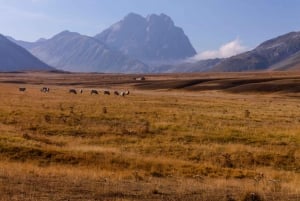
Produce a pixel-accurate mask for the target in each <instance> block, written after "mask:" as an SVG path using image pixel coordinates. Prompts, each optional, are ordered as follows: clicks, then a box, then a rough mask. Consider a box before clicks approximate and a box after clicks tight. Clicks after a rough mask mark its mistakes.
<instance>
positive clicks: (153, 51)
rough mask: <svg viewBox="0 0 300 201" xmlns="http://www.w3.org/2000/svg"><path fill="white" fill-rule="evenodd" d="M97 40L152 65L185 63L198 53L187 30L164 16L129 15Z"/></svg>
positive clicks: (99, 35) (101, 34)
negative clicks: (182, 61)
mask: <svg viewBox="0 0 300 201" xmlns="http://www.w3.org/2000/svg"><path fill="white" fill-rule="evenodd" d="M95 38H96V39H98V40H99V41H102V42H103V43H105V44H107V45H108V46H109V47H111V48H114V49H116V50H119V51H121V52H123V53H124V54H126V55H128V56H130V57H132V58H136V59H138V60H141V61H143V62H145V63H147V64H150V65H153V64H155V65H156V64H162V63H168V62H174V61H179V60H184V59H186V58H188V57H192V56H194V55H195V54H196V51H195V49H194V48H193V46H192V45H191V43H190V41H189V39H188V37H187V36H186V35H185V33H184V31H183V30H182V29H181V28H179V27H176V26H175V25H174V22H173V21H172V19H171V18H170V17H168V16H167V15H165V14H161V15H155V14H153V15H149V16H148V17H146V18H144V17H142V16H140V15H138V14H134V13H130V14H128V15H127V16H126V17H125V18H124V19H123V20H121V21H119V22H117V23H115V24H114V25H112V26H111V27H109V28H108V29H106V30H104V31H103V32H102V33H100V34H98V35H96V36H95Z"/></svg>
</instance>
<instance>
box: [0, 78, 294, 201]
mask: <svg viewBox="0 0 300 201" xmlns="http://www.w3.org/2000/svg"><path fill="white" fill-rule="evenodd" d="M135 76H136V75H106V74H54V73H53V74H51V73H49V74H40V73H20V74H1V75H0V83H1V84H0V193H1V197H0V200H1V201H6V200H124V201H125V200H207V201H208V200H211V201H217V200H218V201H219V200H221V201H222V200H224V201H246V200H247V201H248V200H249V201H250V200H257V201H259V200H277V201H278V200H282V201H288V200H291V201H299V200H300V90H299V88H300V87H299V86H300V84H299V83H300V82H299V80H300V74H299V75H297V73H293V74H283V73H257V74H256V73H254V74H251V73H249V74H219V75H218V74H217V75H210V74H193V75H189V74H185V75H147V76H146V81H134V80H133V77H135ZM42 86H47V87H50V93H41V92H40V88H41V87H42ZM19 87H26V89H27V90H26V91H25V92H19V91H18V88H19ZM70 88H76V89H83V90H84V93H83V94H77V95H74V94H69V93H68V90H69V89H70ZM90 89H97V90H99V91H103V90H110V91H111V92H113V91H114V90H127V89H129V90H130V92H131V93H130V95H128V96H125V97H120V96H115V95H113V94H112V95H110V96H108V95H106V96H105V95H103V93H100V95H90V93H89V90H90ZM298 90H299V91H298Z"/></svg>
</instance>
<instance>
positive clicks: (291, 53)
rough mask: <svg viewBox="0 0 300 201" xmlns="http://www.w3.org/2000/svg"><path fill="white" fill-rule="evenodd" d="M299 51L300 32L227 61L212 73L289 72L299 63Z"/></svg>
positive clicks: (281, 37) (269, 41)
mask: <svg viewBox="0 0 300 201" xmlns="http://www.w3.org/2000/svg"><path fill="white" fill-rule="evenodd" d="M299 51H300V32H291V33H288V34H285V35H282V36H279V37H277V38H274V39H271V40H268V41H266V42H264V43H262V44H261V45H259V46H258V47H257V48H255V49H254V50H252V51H248V52H246V53H242V54H239V55H236V56H233V57H231V58H228V59H225V60H224V61H223V62H221V63H219V64H217V65H216V66H215V67H214V68H213V69H212V71H220V72H239V71H256V70H275V69H277V70H289V69H290V68H292V67H293V66H295V65H296V64H297V63H298V61H299ZM295 54H296V56H295ZM297 55H298V56H297ZM297 58H298V59H297ZM284 60H286V61H284ZM279 63H281V64H280V65H279ZM276 64H277V65H278V66H276Z"/></svg>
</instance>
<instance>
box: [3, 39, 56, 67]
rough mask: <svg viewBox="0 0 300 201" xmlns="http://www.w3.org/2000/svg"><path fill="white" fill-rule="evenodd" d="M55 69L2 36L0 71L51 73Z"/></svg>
mask: <svg viewBox="0 0 300 201" xmlns="http://www.w3.org/2000/svg"><path fill="white" fill-rule="evenodd" d="M51 70H55V69H54V68H52V67H50V66H48V65H47V64H45V63H43V62H42V61H40V60H39V59H38V58H36V57H34V56H33V55H31V54H30V53H29V52H28V51H27V50H25V49H24V48H23V47H21V46H19V45H17V44H15V43H13V42H11V41H10V40H8V39H7V38H6V37H5V36H3V35H1V34H0V71H2V72H4V71H51Z"/></svg>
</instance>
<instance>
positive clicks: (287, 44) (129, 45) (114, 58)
mask: <svg viewBox="0 0 300 201" xmlns="http://www.w3.org/2000/svg"><path fill="white" fill-rule="evenodd" d="M7 38H8V39H9V40H10V41H12V42H14V43H16V44H18V45H19V46H22V47H23V48H25V49H27V50H28V51H29V52H30V53H31V54H32V55H34V56H35V57H37V58H39V59H37V58H35V57H34V56H32V55H30V53H28V52H27V51H26V50H25V49H23V48H21V47H19V46H17V45H15V44H14V49H9V48H7V47H6V46H7V41H8V40H6V39H5V40H4V37H3V36H2V39H1V40H0V47H2V48H3V50H2V52H0V53H1V55H0V58H2V59H1V61H0V62H1V63H0V64H1V66H0V67H1V70H2V69H3V70H2V71H16V70H20V69H21V70H36V69H38V70H39V69H42V70H44V69H53V68H50V67H49V66H54V67H55V68H57V69H60V70H65V71H76V72H114V73H116V72H120V73H151V72H152V73H164V72H168V73H171V72H209V71H213V72H216V71H218V72H240V71H262V70H298V69H300V32H291V33H288V34H285V35H282V36H279V37H277V38H274V39H271V40H268V41H266V42H264V43H262V44H261V45H259V46H258V47H257V48H255V49H253V50H251V51H248V52H245V53H242V54H239V55H236V56H233V57H230V58H215V59H209V60H202V61H198V62H188V61H190V60H189V59H188V58H191V57H193V56H194V55H195V54H196V51H195V49H194V48H193V46H192V44H191V43H190V41H189V39H188V37H187V36H186V35H185V33H184V31H183V30H182V29H181V28H179V27H177V26H175V24H174V22H173V21H172V19H171V18H170V17H168V16H167V15H165V14H160V15H155V14H152V15H149V16H147V17H142V16H140V15H138V14H134V13H130V14H128V15H127V16H125V17H124V18H123V19H122V20H120V21H119V22H117V23H115V24H113V25H112V26H110V27H109V28H108V29H106V30H104V31H103V32H101V33H99V34H97V35H96V36H94V37H90V36H84V35H81V34H79V33H74V32H69V31H63V32H61V33H59V34H57V35H55V36H53V37H52V38H50V39H43V38H42V39H39V40H38V41H36V42H26V41H19V40H15V39H13V38H11V37H7ZM21 50H23V53H22V54H21V53H19V52H20V51H21ZM24 51H25V52H26V53H24ZM8 53H9V54H10V55H11V56H20V55H23V56H22V57H21V58H22V59H11V60H14V61H15V63H14V65H12V63H13V62H11V63H10V62H8V60H7V59H6V58H10V57H8V55H6V54H8ZM25 57H26V58H27V57H28V58H27V59H28V61H29V60H30V61H32V63H29V64H31V67H29V66H30V65H29V64H28V61H27V60H26V59H25ZM4 58H5V59H4ZM34 59H35V60H34ZM33 60H34V61H35V62H33ZM40 60H41V61H43V62H44V63H43V62H41V61H40ZM25 61H26V62H27V63H26V62H25ZM39 62H40V63H39ZM2 63H3V65H2ZM45 63H46V64H45ZM8 64H10V65H8ZM4 66H5V67H4ZM24 66H27V67H26V68H25V67H24ZM37 66H40V67H41V68H37ZM18 67H20V68H18Z"/></svg>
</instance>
